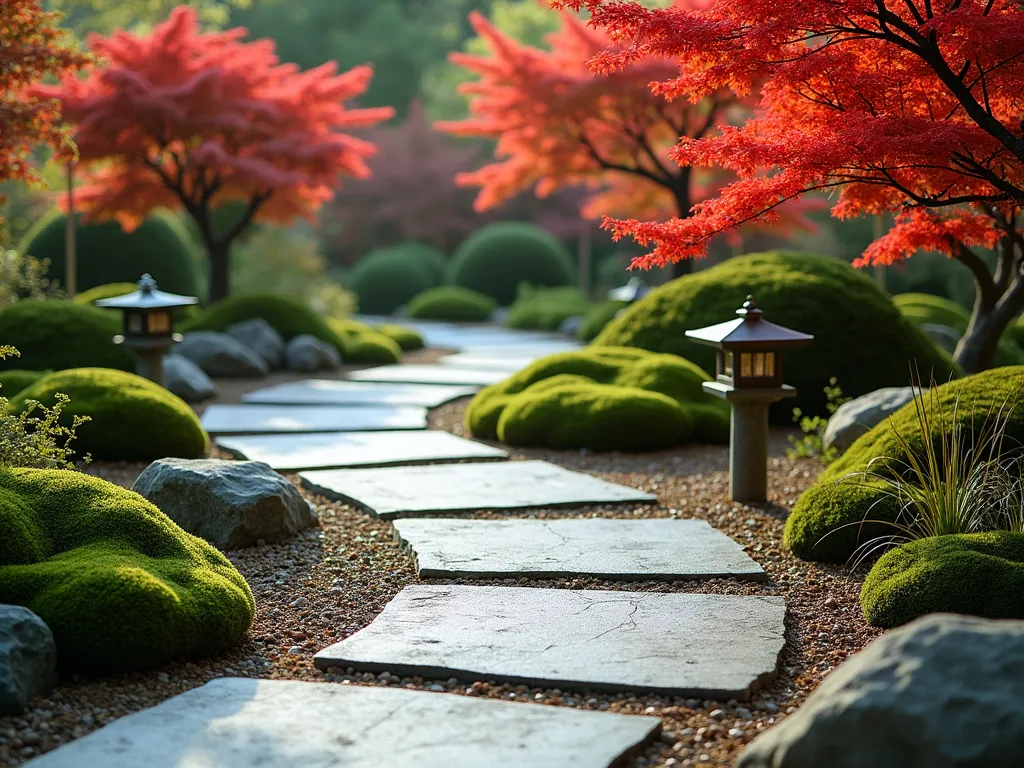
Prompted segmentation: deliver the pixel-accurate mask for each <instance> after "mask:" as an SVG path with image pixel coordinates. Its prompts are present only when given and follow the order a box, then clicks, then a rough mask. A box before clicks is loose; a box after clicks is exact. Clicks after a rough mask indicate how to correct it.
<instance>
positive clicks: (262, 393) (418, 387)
mask: <svg viewBox="0 0 1024 768" xmlns="http://www.w3.org/2000/svg"><path fill="white" fill-rule="evenodd" d="M476 391H477V387H451V386H444V385H441V384H385V383H374V382H362V381H337V380H333V379H307V380H306V381H293V382H288V383H285V384H278V385H276V386H273V387H265V388H264V389H257V390H256V391H255V392H249V393H247V394H245V395H243V396H242V401H243V402H246V403H259V404H265V405H266V404H269V405H418V406H421V407H423V408H436V407H437V406H439V405H443V404H444V403H447V402H450V401H452V400H456V399H458V398H460V397H468V396H470V395H472V394H474V393H475V392H476Z"/></svg>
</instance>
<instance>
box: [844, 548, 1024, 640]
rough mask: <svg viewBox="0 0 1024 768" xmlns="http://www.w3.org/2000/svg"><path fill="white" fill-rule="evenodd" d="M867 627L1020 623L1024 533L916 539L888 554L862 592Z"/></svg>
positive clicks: (1023, 611)
mask: <svg viewBox="0 0 1024 768" xmlns="http://www.w3.org/2000/svg"><path fill="white" fill-rule="evenodd" d="M860 604H861V608H862V609H863V611H864V617H865V618H866V619H867V620H868V623H869V624H871V625H873V626H876V627H885V628H889V627H896V626H899V625H901V624H906V623H907V622H909V621H913V620H914V619H916V618H918V617H919V616H924V615H925V614H926V613H964V614H969V615H971V616H983V617H985V618H989V619H1024V533H1008V532H1006V531H992V532H989V533H969V534H964V535H959V536H935V537H932V538H927V539H919V540H917V541H912V542H909V543H907V544H904V545H903V546H901V547H897V548H896V549H891V550H889V551H888V552H886V553H885V554H884V555H882V557H881V558H880V559H879V560H878V562H877V563H875V566H874V567H873V568H872V569H871V572H870V573H869V574H868V577H867V579H866V580H865V581H864V586H863V587H862V588H861V593H860Z"/></svg>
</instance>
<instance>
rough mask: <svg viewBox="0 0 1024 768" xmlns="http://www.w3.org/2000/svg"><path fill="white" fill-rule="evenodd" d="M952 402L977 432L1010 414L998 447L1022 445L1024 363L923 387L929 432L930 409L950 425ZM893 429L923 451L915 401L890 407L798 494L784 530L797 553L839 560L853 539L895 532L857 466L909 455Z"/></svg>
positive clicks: (883, 499) (894, 463)
mask: <svg viewBox="0 0 1024 768" xmlns="http://www.w3.org/2000/svg"><path fill="white" fill-rule="evenodd" d="M933 395H934V398H935V399H934V400H933V399H932V397H933ZM932 403H934V404H935V405H934V406H933V405H932ZM954 406H955V417H956V420H957V421H958V422H960V423H962V424H964V425H973V427H974V429H975V430H976V432H977V433H980V432H981V431H982V429H983V428H984V425H985V423H986V421H987V420H990V419H991V418H992V416H993V415H994V414H996V413H998V412H999V411H1000V409H1004V411H1005V412H1006V413H1007V414H1008V416H1007V422H1006V441H1005V443H1004V447H1005V448H1006V449H1007V451H1008V452H1009V451H1013V450H1019V446H1024V366H1017V367H1007V368H995V369H993V370H990V371H985V372H983V373H979V374H976V375H974V376H968V377H967V378H964V379H959V380H956V381H951V382H948V383H946V384H942V385H940V386H938V387H936V388H935V390H933V391H932V392H929V393H928V394H927V395H926V408H927V410H928V412H929V414H930V415H932V418H931V421H932V425H933V429H934V430H935V431H936V433H935V434H933V435H931V436H930V439H932V440H938V438H939V433H938V430H939V428H940V425H941V422H940V420H938V419H937V418H936V417H935V416H934V415H933V414H932V411H933V409H934V408H938V409H941V410H942V411H943V412H944V413H947V414H948V415H949V418H947V419H946V423H947V424H948V423H950V421H951V419H952V418H953V414H954ZM898 435H902V436H903V437H904V438H906V439H907V440H908V441H909V442H910V444H911V445H912V446H913V447H914V450H915V453H918V454H919V452H920V451H922V450H923V446H924V442H923V441H924V440H925V439H927V437H928V436H925V435H922V434H921V432H920V428H919V423H918V417H917V411H916V406H915V403H913V402H911V403H908V404H907V405H905V406H904V407H903V408H901V409H900V410H898V411H896V413H894V414H893V415H892V417H891V421H885V422H882V423H881V424H878V425H876V426H875V427H874V428H872V429H871V430H870V431H869V432H866V433H865V434H863V435H861V436H860V437H859V438H858V439H857V440H856V441H855V442H854V443H853V445H851V446H850V447H849V448H848V449H847V450H846V453H844V454H843V455H842V456H840V457H839V459H837V460H836V461H835V462H833V463H832V464H830V465H829V466H828V468H826V469H825V471H824V472H823V473H822V474H821V477H820V478H819V479H818V482H817V483H816V484H815V485H813V486H812V487H811V488H809V489H808V490H807V491H806V492H804V494H803V495H802V496H801V497H800V498H799V500H798V501H797V503H796V506H794V507H793V511H792V512H791V513H790V515H789V519H788V520H787V521H786V530H785V536H784V543H785V545H786V547H787V548H788V549H790V550H791V551H792V552H793V554H795V555H796V556H797V557H799V558H801V559H803V560H819V561H823V562H831V563H843V562H846V561H847V560H849V559H850V557H851V556H853V555H854V553H855V552H856V551H857V549H858V547H859V546H861V545H863V544H865V543H866V542H869V541H871V540H873V539H875V538H877V537H880V536H891V535H893V534H894V533H895V531H894V529H893V528H892V527H891V526H890V525H886V524H885V523H887V522H888V523H891V522H894V521H895V520H896V519H897V516H898V514H899V509H898V507H897V505H896V504H895V503H894V502H893V500H892V499H890V498H888V497H887V496H886V495H885V493H884V492H883V490H881V489H880V488H879V486H878V484H877V482H876V481H874V480H870V479H867V478H865V477H864V475H863V473H864V472H865V471H866V470H867V469H868V465H869V463H870V462H872V461H873V460H876V459H878V461H876V463H875V464H874V465H873V466H872V467H871V469H872V472H881V471H891V472H895V471H897V468H898V467H899V466H900V464H901V462H904V461H905V460H906V458H907V457H906V455H905V454H904V452H903V450H902V449H901V448H900V441H899V437H898ZM1008 455H1009V453H1008ZM887 468H888V469H887ZM865 521H868V522H865ZM862 523H863V525H862Z"/></svg>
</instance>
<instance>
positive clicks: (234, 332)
mask: <svg viewBox="0 0 1024 768" xmlns="http://www.w3.org/2000/svg"><path fill="white" fill-rule="evenodd" d="M227 334H228V335H229V336H234V337H235V338H236V339H238V340H239V341H240V342H242V343H243V344H245V346H247V347H249V349H251V350H252V351H253V352H255V353H256V354H257V355H259V356H260V357H262V358H263V360H264V361H265V362H266V364H267V365H269V366H270V367H271V368H280V367H281V361H282V359H283V358H284V339H283V338H281V334H280V333H278V332H277V331H276V330H275V329H274V326H272V325H271V324H270V323H268V322H267V321H266V320H264V319H263V318H262V317H254V318H251V319H250V320H243V321H242V322H240V323H234V324H233V325H229V326H228V329H227Z"/></svg>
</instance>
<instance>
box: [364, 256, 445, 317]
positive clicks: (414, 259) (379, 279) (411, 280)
mask: <svg viewBox="0 0 1024 768" xmlns="http://www.w3.org/2000/svg"><path fill="white" fill-rule="evenodd" d="M439 260H440V262H439ZM444 265H445V258H444V254H442V253H441V252H440V251H437V250H436V249H434V248H431V247H430V246H427V245H420V244H418V243H406V244H405V245H396V246H393V247H391V248H383V249H381V250H378V251H372V252H371V253H368V254H367V255H366V256H364V257H363V258H362V259H360V260H359V263H357V264H356V265H355V267H353V268H352V271H351V272H349V275H348V282H347V283H346V285H347V287H348V288H349V289H350V290H351V291H352V292H354V293H355V294H356V296H358V297H359V311H360V312H363V313H365V314H369V315H390V314H392V313H393V312H394V311H395V310H396V309H398V308H399V307H401V306H403V305H405V304H407V303H408V302H409V300H410V299H412V297H413V296H415V295H416V294H418V293H422V292H423V291H425V290H427V289H428V288H433V287H434V286H436V285H439V284H440V283H441V281H442V278H443V269H444Z"/></svg>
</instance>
